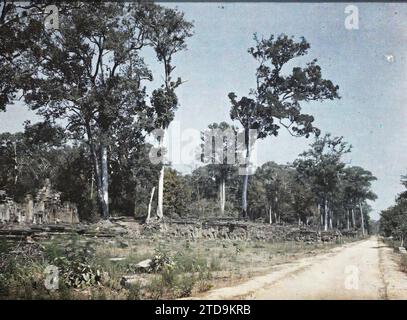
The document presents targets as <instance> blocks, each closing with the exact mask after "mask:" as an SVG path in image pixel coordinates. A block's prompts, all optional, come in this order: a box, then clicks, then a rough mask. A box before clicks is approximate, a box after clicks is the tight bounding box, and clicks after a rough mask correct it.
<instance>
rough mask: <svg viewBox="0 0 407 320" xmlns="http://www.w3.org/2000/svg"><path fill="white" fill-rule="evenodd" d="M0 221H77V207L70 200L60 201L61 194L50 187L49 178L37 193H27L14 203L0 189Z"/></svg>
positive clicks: (25, 222) (46, 222) (39, 222)
mask: <svg viewBox="0 0 407 320" xmlns="http://www.w3.org/2000/svg"><path fill="white" fill-rule="evenodd" d="M0 223H2V224H10V223H17V224H57V223H69V224H76V223H79V216H78V209H77V207H76V205H74V204H72V203H70V202H64V203H62V202H61V194H60V193H58V192H55V191H54V190H52V188H51V183H50V181H49V180H47V181H46V183H45V186H44V187H43V188H42V189H41V190H40V191H38V193H37V195H36V196H35V197H33V196H32V195H27V196H26V197H25V199H24V201H23V202H22V203H16V202H14V200H13V199H12V198H10V197H8V196H7V194H6V192H5V191H2V190H0Z"/></svg>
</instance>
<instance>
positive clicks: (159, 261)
mask: <svg viewBox="0 0 407 320" xmlns="http://www.w3.org/2000/svg"><path fill="white" fill-rule="evenodd" d="M173 267H174V261H173V259H172V258H171V257H170V256H169V255H168V253H167V252H166V251H163V250H160V249H156V250H155V254H154V256H153V258H152V259H151V263H150V266H149V272H159V271H162V270H164V272H165V273H168V275H170V273H171V270H172V269H173Z"/></svg>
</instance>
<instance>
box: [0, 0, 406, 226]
mask: <svg viewBox="0 0 407 320" xmlns="http://www.w3.org/2000/svg"><path fill="white" fill-rule="evenodd" d="M165 5H166V6H171V7H174V6H177V7H178V8H179V9H180V10H182V11H184V12H185V15H186V17H187V19H190V20H194V22H195V35H194V36H193V37H192V38H191V39H190V40H189V42H188V48H189V49H188V51H186V52H185V53H180V54H179V55H178V56H177V57H176V59H175V64H176V66H177V68H176V75H179V76H181V77H182V78H183V80H186V81H187V82H186V83H185V84H183V85H182V87H181V88H180V89H179V91H178V95H179V100H180V107H179V110H178V111H177V113H176V120H178V121H180V123H181V126H182V127H183V128H196V129H199V130H201V129H203V128H205V127H206V126H207V125H208V124H209V123H212V122H219V121H225V120H226V121H228V120H229V101H228V98H227V94H228V93H229V92H231V91H234V92H236V93H237V95H238V96H241V95H246V94H247V93H248V90H249V88H251V87H253V86H254V80H255V79H254V71H255V67H256V64H255V62H254V60H253V59H252V58H251V57H250V56H249V54H248V53H247V48H249V47H250V46H251V45H252V44H253V41H252V38H253V33H255V32H257V33H258V34H259V35H264V36H268V35H270V34H280V33H285V34H287V35H293V36H295V37H300V36H304V37H305V38H306V39H307V40H308V41H309V42H310V44H311V49H310V50H309V54H308V55H307V57H306V59H301V60H298V63H300V64H301V63H304V62H306V61H308V60H312V59H314V58H317V59H318V61H319V64H320V65H321V67H322V72H323V76H324V77H325V78H328V79H331V80H333V81H334V82H335V83H336V84H338V85H339V86H340V95H341V97H342V99H341V100H339V101H333V102H332V101H329V102H324V103H312V104H309V105H305V106H304V110H305V111H306V112H308V113H311V114H313V115H314V116H315V119H316V121H315V124H316V125H317V126H318V127H319V128H320V129H321V130H322V132H323V133H324V132H331V133H332V134H333V135H343V136H344V137H345V140H346V141H348V142H349V143H351V144H352V145H353V152H352V154H351V155H350V156H349V157H348V158H347V159H346V161H348V162H349V163H350V164H351V165H360V166H362V167H364V168H366V169H368V170H371V171H372V172H373V174H374V175H376V176H377V178H378V181H377V182H375V183H374V185H373V189H374V191H375V192H376V193H377V195H378V196H379V198H378V199H377V200H376V202H375V203H372V206H373V208H374V212H373V214H372V217H373V218H378V215H377V213H378V212H379V211H380V210H382V209H385V208H386V207H388V206H390V205H391V204H392V203H393V201H394V197H395V195H396V194H397V193H398V192H400V191H401V190H402V187H401V185H400V183H399V180H400V175H402V174H407V153H406V152H405V150H406V147H407V126H406V124H407V117H406V116H407V105H406V102H405V101H406V98H407V77H406V74H407V65H406V63H407V5H406V4H396V3H393V4H380V3H365V4H357V6H358V8H359V16H360V21H359V29H358V30H347V29H346V28H345V26H344V21H345V17H346V14H345V13H344V10H345V7H346V5H347V4H345V3H343V4H341V3H335V4H324V3H307V4H284V3H253V4H250V3H239V2H237V3H226V4H217V3H180V4H169V3H167V4H165ZM222 6H223V8H222ZM388 55H393V57H394V61H392V62H389V61H388V59H387V58H386V56H388ZM147 61H148V62H149V63H151V68H152V69H153V70H154V71H155V72H158V69H157V66H156V64H153V62H152V61H149V59H147ZM32 117H33V116H32V114H30V113H29V112H27V110H26V108H25V107H24V106H22V105H21V104H17V105H15V106H14V107H11V108H9V111H8V112H7V113H2V114H0V131H16V130H19V129H21V127H22V126H21V124H22V122H23V121H24V120H26V119H27V118H32ZM310 142H311V140H309V139H305V138H293V137H291V136H290V135H289V134H287V133H286V132H284V131H281V133H280V135H279V136H278V137H277V138H275V137H273V138H267V139H265V140H264V141H261V142H260V145H259V152H258V160H259V162H260V163H262V162H265V161H269V160H273V161H275V162H278V163H286V162H290V161H293V160H294V159H295V158H296V156H297V155H298V154H299V153H301V152H302V151H303V150H305V149H306V148H307V145H308V144H309V143H310Z"/></svg>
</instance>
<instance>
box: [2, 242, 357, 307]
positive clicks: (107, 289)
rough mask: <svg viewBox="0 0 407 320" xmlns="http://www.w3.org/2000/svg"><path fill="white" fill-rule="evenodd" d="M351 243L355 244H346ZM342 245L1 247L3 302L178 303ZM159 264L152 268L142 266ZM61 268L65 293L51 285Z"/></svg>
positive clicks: (38, 244) (63, 244)
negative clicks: (51, 269) (53, 270)
mask: <svg viewBox="0 0 407 320" xmlns="http://www.w3.org/2000/svg"><path fill="white" fill-rule="evenodd" d="M344 241H350V240H344ZM340 244H341V243H340V242H338V243H330V244H327V243H325V244H324V243H313V244H305V243H302V242H282V243H266V242H256V241H248V242H244V241H230V240H197V241H188V240H182V239H181V240H180V239H170V240H168V241H162V240H159V239H140V240H130V239H126V238H120V239H100V238H85V237H82V236H78V235H72V236H64V237H54V238H53V239H51V240H46V241H45V240H44V241H41V242H33V243H26V242H20V243H9V242H5V241H2V242H0V255H1V256H0V298H1V299H10V298H12V299H132V300H134V299H176V298H183V297H188V296H191V295H199V293H201V292H205V291H207V290H210V289H212V288H215V287H223V286H228V285H231V284H235V283H238V282H240V281H244V280H245V279H248V278H250V277H252V276H255V275H260V274H264V273H266V272H267V271H268V270H269V269H270V268H271V267H272V266H273V265H276V264H280V263H284V262H288V261H291V260H294V259H297V258H300V257H304V256H310V255H315V254H316V253H320V252H324V251H326V250H328V249H330V248H332V247H334V246H337V245H340ZM145 259H152V263H151V264H150V265H149V267H148V268H144V269H140V268H138V267H137V266H136V264H137V263H139V262H140V261H143V260H145ZM49 265H53V266H56V267H57V268H58V270H59V273H58V289H57V290H48V289H46V287H45V285H44V281H45V280H46V279H51V278H52V277H50V276H47V273H46V272H45V270H46V268H47V266H49Z"/></svg>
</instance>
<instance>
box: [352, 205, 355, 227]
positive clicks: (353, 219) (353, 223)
mask: <svg viewBox="0 0 407 320" xmlns="http://www.w3.org/2000/svg"><path fill="white" fill-rule="evenodd" d="M352 228H356V219H355V211H354V210H353V208H352Z"/></svg>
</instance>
